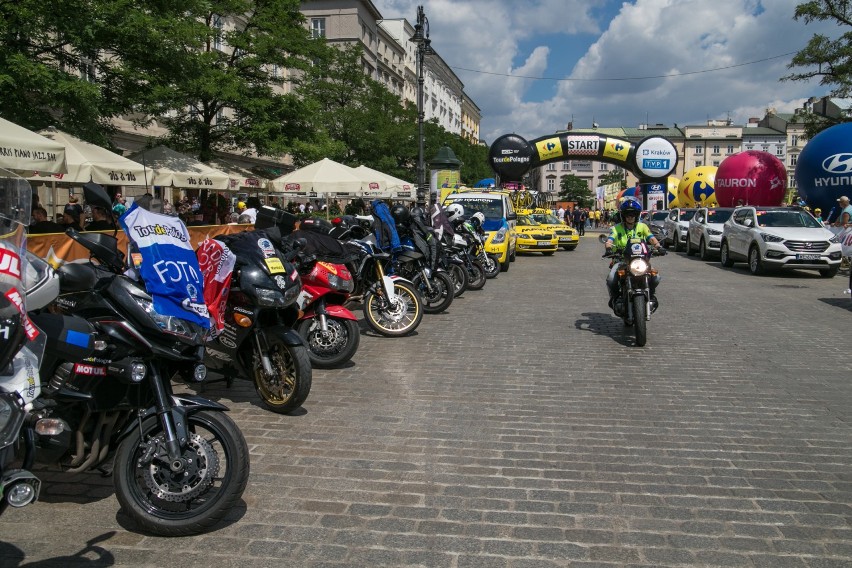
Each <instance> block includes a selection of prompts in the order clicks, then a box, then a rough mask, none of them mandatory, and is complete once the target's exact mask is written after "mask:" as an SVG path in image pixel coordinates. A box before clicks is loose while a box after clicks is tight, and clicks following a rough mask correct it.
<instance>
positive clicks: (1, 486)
mask: <svg viewBox="0 0 852 568" xmlns="http://www.w3.org/2000/svg"><path fill="white" fill-rule="evenodd" d="M40 489H41V481H40V480H39V478H38V477H36V476H35V475H33V474H32V473H30V472H29V471H27V470H25V469H12V470H9V471H8V472H6V473H5V474H3V479H2V480H0V495H2V496H3V500H4V501H5V502H6V504H8V505H9V506H10V507H14V508H16V509H18V508H21V507H26V506H27V505H29V504H30V503H33V502H35V501H37V500H38V494H39V491H40Z"/></svg>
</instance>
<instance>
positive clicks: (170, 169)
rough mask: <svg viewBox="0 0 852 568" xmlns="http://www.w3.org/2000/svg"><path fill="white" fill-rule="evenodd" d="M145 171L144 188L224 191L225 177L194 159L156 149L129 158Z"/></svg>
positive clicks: (169, 150)
mask: <svg viewBox="0 0 852 568" xmlns="http://www.w3.org/2000/svg"><path fill="white" fill-rule="evenodd" d="M130 158H131V159H132V160H135V161H137V162H140V163H141V164H142V165H144V166H145V167H146V168H147V171H148V181H147V184H146V185H158V186H161V187H183V188H195V189H228V186H229V185H230V180H229V178H228V174H226V173H224V172H220V171H219V170H216V169H213V168H211V167H210V166H208V165H207V164H205V163H203V162H199V161H198V160H196V159H195V158H190V157H189V156H187V155H185V154H181V153H180V152H175V151H174V150H172V149H171V148H166V147H165V146H157V147H156V148H151V149H150V150H145V151H143V152H139V153H137V154H133V155H132V156H130Z"/></svg>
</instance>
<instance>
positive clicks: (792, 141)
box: [790, 134, 799, 146]
mask: <svg viewBox="0 0 852 568" xmlns="http://www.w3.org/2000/svg"><path fill="white" fill-rule="evenodd" d="M790 145H791V146H798V145H799V135H798V134H793V135H791V136H790Z"/></svg>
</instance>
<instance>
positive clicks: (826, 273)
mask: <svg viewBox="0 0 852 568" xmlns="http://www.w3.org/2000/svg"><path fill="white" fill-rule="evenodd" d="M838 270H840V265H839V264H835V265H834V266H831V267H829V268H821V269H820V271H819V275H820V276H822V277H823V278H834V277H835V276H836V275H837V271H838Z"/></svg>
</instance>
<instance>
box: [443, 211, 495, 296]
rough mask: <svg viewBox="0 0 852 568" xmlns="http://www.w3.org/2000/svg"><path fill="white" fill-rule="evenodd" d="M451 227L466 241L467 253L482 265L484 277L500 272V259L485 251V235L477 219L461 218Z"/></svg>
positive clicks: (487, 277)
mask: <svg viewBox="0 0 852 568" xmlns="http://www.w3.org/2000/svg"><path fill="white" fill-rule="evenodd" d="M453 229H454V230H455V231H456V234H461V235H462V237H463V238H464V239H465V241H467V246H468V255H469V256H470V257H471V260H473V261H476V262H478V263H479V265H480V266H481V267H482V270H483V273H484V275H485V278H486V279H488V280H491V279H492V278H496V277H497V275H498V274H500V261H499V259H498V257H497V256H496V255H494V254H488V253H486V252H485V240H486V236H485V231H484V230H483V229H482V224H481V223H479V220H478V219H477V220H476V221H474V220H473V219H470V220H464V219H461V220H459V221H457V222H456V223H454V224H453ZM484 285H485V284H484V283H483V286H484ZM477 289H478V288H477Z"/></svg>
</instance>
